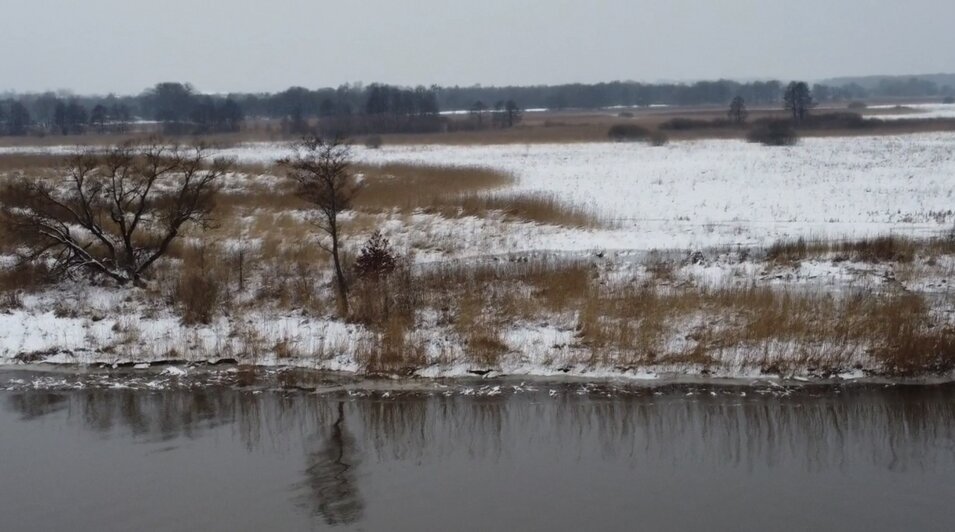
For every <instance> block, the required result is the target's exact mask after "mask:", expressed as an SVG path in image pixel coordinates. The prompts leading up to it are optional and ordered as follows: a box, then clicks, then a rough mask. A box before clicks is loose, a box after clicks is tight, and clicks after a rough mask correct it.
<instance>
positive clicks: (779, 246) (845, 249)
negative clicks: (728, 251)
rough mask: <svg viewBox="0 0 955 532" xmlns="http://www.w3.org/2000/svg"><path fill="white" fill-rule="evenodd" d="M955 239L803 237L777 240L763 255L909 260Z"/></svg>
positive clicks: (790, 259)
mask: <svg viewBox="0 0 955 532" xmlns="http://www.w3.org/2000/svg"><path fill="white" fill-rule="evenodd" d="M953 243H955V240H953V239H950V238H941V239H929V240H922V241H917V240H914V239H911V238H905V237H901V236H896V235H888V236H879V237H874V238H862V239H858V240H847V241H832V240H814V241H807V240H806V239H804V238H801V237H800V238H798V239H796V240H779V241H777V242H774V243H773V244H772V245H770V246H769V248H767V250H766V258H767V259H768V260H771V261H774V262H798V261H802V260H806V259H811V258H817V259H818V258H825V257H826V256H832V258H834V259H836V260H851V261H857V262H871V263H878V262H898V263H902V264H906V263H910V262H912V261H913V260H914V259H915V257H916V255H918V254H919V253H920V252H921V253H923V254H927V255H931V254H934V253H946V252H948V251H949V250H950V249H952V247H953V246H955V244H953Z"/></svg>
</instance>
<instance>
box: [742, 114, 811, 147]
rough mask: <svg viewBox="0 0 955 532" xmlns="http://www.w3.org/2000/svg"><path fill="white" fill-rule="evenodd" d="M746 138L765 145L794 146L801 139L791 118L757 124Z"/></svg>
mask: <svg viewBox="0 0 955 532" xmlns="http://www.w3.org/2000/svg"><path fill="white" fill-rule="evenodd" d="M746 138H747V140H749V141H750V142H758V143H760V144H762V145H764V146H793V145H795V144H796V143H797V142H798V141H799V137H798V136H797V135H796V129H795V128H794V127H793V124H792V122H791V121H789V120H767V121H764V122H762V123H759V124H756V125H755V126H754V127H753V129H751V130H750V131H749V133H748V134H747V136H746Z"/></svg>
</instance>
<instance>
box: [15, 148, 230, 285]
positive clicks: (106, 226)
mask: <svg viewBox="0 0 955 532" xmlns="http://www.w3.org/2000/svg"><path fill="white" fill-rule="evenodd" d="M230 166H231V163H230V162H229V161H227V160H224V159H215V160H211V161H210V160H208V158H207V156H206V150H205V149H204V147H202V146H193V147H184V146H179V145H167V144H164V143H162V142H161V141H159V140H150V141H145V142H135V143H134V142H128V143H124V144H121V145H118V146H114V147H110V148H107V149H105V150H101V151H94V150H91V151H86V152H83V153H80V154H78V155H76V156H74V157H72V158H71V159H70V162H69V163H68V165H67V168H66V172H65V178H64V179H63V180H61V181H51V180H44V179H39V178H31V177H27V176H20V177H19V178H17V179H14V180H13V181H11V182H10V183H8V184H6V185H5V186H4V187H2V188H0V221H2V223H4V224H6V226H7V227H8V228H9V230H11V231H13V232H14V233H15V234H16V236H17V237H18V241H19V242H20V243H21V244H22V249H21V251H22V257H23V258H24V259H25V260H30V261H46V262H48V263H51V266H52V267H53V270H54V271H55V272H57V273H59V274H60V275H72V274H73V273H76V272H87V273H92V274H96V275H103V276H106V277H109V278H111V279H113V280H114V281H116V282H117V283H119V284H122V285H125V284H128V283H133V284H140V283H141V281H142V279H143V276H144V274H145V273H146V271H147V270H148V269H149V268H150V266H152V265H153V264H154V263H155V262H156V261H157V260H158V259H159V258H160V257H162V256H163V255H165V254H166V253H167V251H168V250H169V246H170V244H171V243H172V242H173V241H174V240H175V239H176V238H177V237H179V236H180V235H181V233H182V231H183V230H184V229H185V228H186V227H187V226H188V225H195V226H199V227H207V226H208V225H209V223H210V222H211V215H212V209H213V207H214V205H215V197H216V194H217V192H218V189H219V187H218V181H219V178H220V177H222V176H223V175H224V174H225V173H226V172H228V171H229V168H230Z"/></svg>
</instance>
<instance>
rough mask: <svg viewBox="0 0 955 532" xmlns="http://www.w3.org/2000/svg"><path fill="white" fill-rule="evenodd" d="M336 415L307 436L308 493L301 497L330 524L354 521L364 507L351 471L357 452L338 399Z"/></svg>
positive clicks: (354, 467)
mask: <svg viewBox="0 0 955 532" xmlns="http://www.w3.org/2000/svg"><path fill="white" fill-rule="evenodd" d="M336 410H337V412H338V414H337V416H336V418H335V422H334V423H332V424H331V426H330V427H329V428H328V430H327V432H326V433H325V434H323V435H322V437H320V438H310V439H309V440H310V441H309V442H308V443H307V444H306V448H307V449H309V448H313V447H314V449H313V450H310V451H309V452H308V453H307V456H306V464H307V467H306V468H305V475H306V477H307V480H306V482H305V484H306V486H307V487H308V488H309V491H310V493H308V494H307V495H305V496H304V497H303V499H304V501H303V502H304V503H306V504H308V505H311V506H312V507H313V511H314V513H315V514H317V515H320V516H322V517H323V518H324V519H325V522H326V523H328V524H330V525H337V524H347V523H354V522H356V521H358V520H359V519H360V518H361V512H362V509H363V507H364V503H363V502H362V498H361V494H360V493H359V491H358V480H357V478H356V477H355V471H356V468H357V467H358V453H357V449H356V443H355V438H354V437H352V435H351V434H350V433H349V432H348V429H347V427H346V426H345V403H344V402H343V401H338V405H337V409H336Z"/></svg>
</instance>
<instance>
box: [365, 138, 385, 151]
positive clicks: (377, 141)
mask: <svg viewBox="0 0 955 532" xmlns="http://www.w3.org/2000/svg"><path fill="white" fill-rule="evenodd" d="M382 144H384V141H382V140H381V136H380V135H372V136H370V137H367V138H365V147H366V148H368V149H369V150H377V149H378V148H381V145H382Z"/></svg>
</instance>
